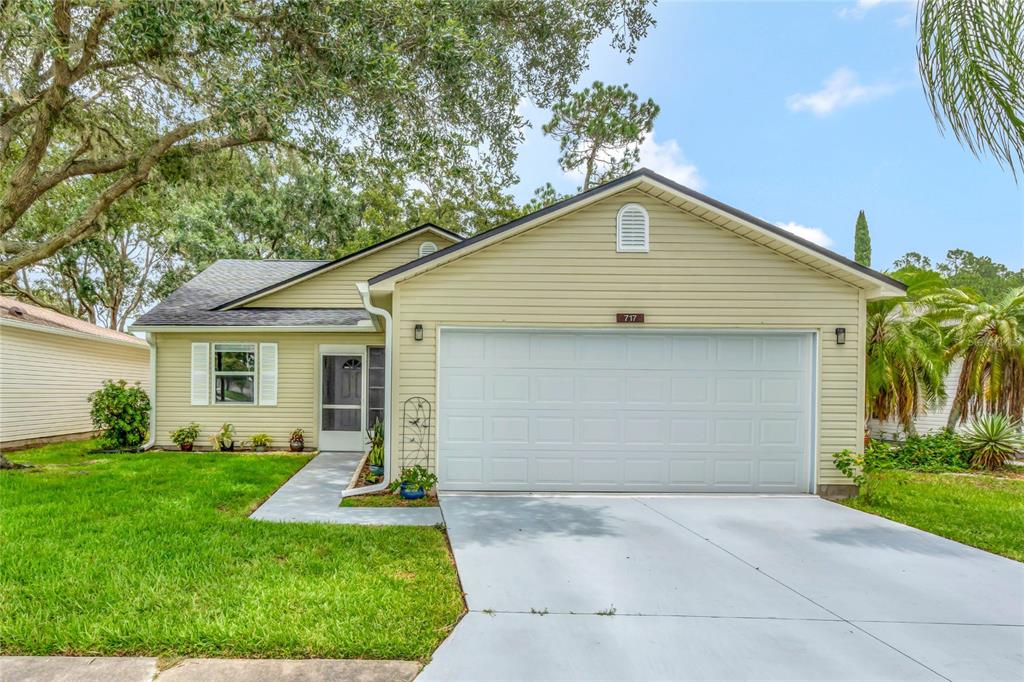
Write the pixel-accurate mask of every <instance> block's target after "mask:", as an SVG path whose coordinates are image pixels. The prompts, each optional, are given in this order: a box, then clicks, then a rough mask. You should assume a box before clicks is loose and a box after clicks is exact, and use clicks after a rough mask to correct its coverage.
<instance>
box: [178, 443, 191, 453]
mask: <svg viewBox="0 0 1024 682" xmlns="http://www.w3.org/2000/svg"><path fill="white" fill-rule="evenodd" d="M178 447H179V448H181V451H182V452H192V447H193V444H192V443H181V444H180V445H178Z"/></svg>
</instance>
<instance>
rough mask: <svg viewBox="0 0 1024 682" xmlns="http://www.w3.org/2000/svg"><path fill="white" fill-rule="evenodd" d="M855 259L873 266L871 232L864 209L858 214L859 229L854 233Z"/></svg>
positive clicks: (867, 265) (865, 264) (862, 263)
mask: <svg viewBox="0 0 1024 682" xmlns="http://www.w3.org/2000/svg"><path fill="white" fill-rule="evenodd" d="M853 260H855V261H857V262H858V263H860V264H861V265H863V266H865V267H871V233H870V232H868V219H867V218H866V217H865V216H864V211H863V210H861V212H860V213H858V214H857V229H856V230H855V231H854V233H853Z"/></svg>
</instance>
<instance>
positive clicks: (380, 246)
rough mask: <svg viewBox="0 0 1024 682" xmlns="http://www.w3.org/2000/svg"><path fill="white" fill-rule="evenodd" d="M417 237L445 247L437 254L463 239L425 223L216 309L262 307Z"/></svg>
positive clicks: (319, 264) (256, 290)
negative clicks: (283, 293) (278, 296)
mask: <svg viewBox="0 0 1024 682" xmlns="http://www.w3.org/2000/svg"><path fill="white" fill-rule="evenodd" d="M417 237H422V238H430V237H433V238H434V239H437V240H439V241H441V242H442V243H441V244H439V245H438V247H439V248H438V252H440V251H441V250H443V249H444V248H445V247H446V246H448V245H450V244H453V243H458V242H460V241H462V237H461V236H460V235H458V234H456V233H455V232H452V231H450V230H446V229H444V228H443V227H438V226H437V225H434V224H433V223H424V224H423V225H419V226H417V227H414V228H412V229H410V230H406V231H405V232H401V233H399V234H397V235H394V236H393V237H390V238H388V239H385V240H384V241H381V242H377V243H376V244H372V245H370V246H368V247H366V248H364V249H360V250H359V251H355V252H353V253H350V254H347V255H345V256H342V257H341V258H336V259H335V260H332V261H321V262H320V263H318V264H317V265H316V266H314V267H312V268H308V269H306V270H304V271H302V272H299V273H295V274H293V275H290V276H288V277H285V278H283V279H281V280H279V281H276V282H271V283H269V284H266V285H265V286H262V287H260V288H258V289H252V290H250V291H248V292H246V293H245V294H244V295H241V296H237V297H235V298H232V299H231V300H228V301H225V302H223V303H221V304H220V305H218V306H217V307H216V310H233V309H235V308H239V307H243V306H246V307H249V306H256V305H260V303H261V299H264V298H266V297H269V296H272V295H273V294H276V293H278V292H280V291H283V290H284V289H288V288H290V287H293V286H295V285H297V284H301V283H302V282H306V281H308V280H310V279H313V278H315V277H319V276H321V275H324V274H326V273H329V272H332V271H335V270H337V269H339V268H342V267H347V266H349V265H352V264H353V263H356V262H358V261H361V260H364V259H366V258H368V257H370V256H374V255H377V254H381V253H382V252H385V251H387V250H389V249H392V248H394V247H396V246H398V245H400V244H404V243H406V242H408V241H409V240H411V239H414V238H417ZM384 267H387V266H384ZM367 277H368V275H364V276H363V277H361V278H360V279H361V280H365V279H366V278H367Z"/></svg>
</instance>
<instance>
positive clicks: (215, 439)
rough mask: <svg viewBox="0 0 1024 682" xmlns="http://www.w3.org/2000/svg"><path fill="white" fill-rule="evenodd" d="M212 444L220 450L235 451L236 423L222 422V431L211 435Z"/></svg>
mask: <svg viewBox="0 0 1024 682" xmlns="http://www.w3.org/2000/svg"><path fill="white" fill-rule="evenodd" d="M210 445H212V446H213V449H214V450H217V451H219V452H234V450H235V425H234V424H221V427H220V431H218V432H217V433H215V434H213V435H212V436H210Z"/></svg>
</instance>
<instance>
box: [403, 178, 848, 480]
mask: <svg viewBox="0 0 1024 682" xmlns="http://www.w3.org/2000/svg"><path fill="white" fill-rule="evenodd" d="M624 202H631V203H638V204H641V205H643V206H644V207H645V208H646V209H647V211H648V213H649V215H650V235H649V241H650V253H649V254H648V255H645V256H643V257H642V258H630V257H624V256H623V254H619V253H617V251H616V245H615V243H614V241H613V240H614V231H615V221H616V215H617V213H618V210H619V209H620V208H621V207H622V205H623V203H624ZM863 307H864V299H863V296H862V292H861V290H860V289H858V288H857V287H855V286H853V285H852V284H848V283H846V282H844V281H841V280H839V279H836V278H835V277H832V276H830V275H827V274H824V273H822V272H820V271H817V270H815V269H812V268H811V267H809V266H807V265H804V264H802V263H798V262H795V261H794V260H792V259H791V258H789V257H787V256H784V255H781V254H779V253H776V252H774V251H772V250H771V249H769V248H767V247H766V246H763V245H761V244H757V243H754V242H752V241H750V239H747V238H744V237H740V236H738V235H736V234H735V233H733V232H732V231H731V230H729V229H727V228H724V227H719V226H717V225H714V224H712V223H710V222H708V221H707V220H704V219H703V218H700V217H697V216H695V215H694V214H692V213H689V212H687V211H686V210H683V209H680V208H677V207H675V206H673V205H671V204H669V203H667V202H666V201H662V200H659V199H656V198H653V197H652V196H650V195H648V194H645V193H643V192H640V191H637V190H628V191H624V192H622V193H620V194H617V195H613V196H611V197H609V198H608V199H606V200H603V201H600V202H597V203H595V204H593V205H591V206H587V207H585V208H582V209H580V210H578V211H574V212H572V213H569V214H567V215H565V216H563V217H560V218H557V219H555V220H554V221H552V222H550V223H548V224H546V225H542V226H540V227H537V228H535V229H531V230H529V231H527V232H524V233H521V234H519V235H516V236H514V237H511V238H509V239H506V240H504V241H502V242H500V243H498V244H495V245H494V246H491V247H488V248H485V249H483V250H480V251H477V252H476V253H473V254H472V255H469V256H465V257H462V258H459V259H457V260H454V261H452V262H450V263H447V264H445V265H443V266H441V267H438V268H436V269H433V270H429V271H427V272H425V273H423V274H420V275H418V276H416V277H413V278H411V279H409V280H407V281H404V282H400V283H399V284H398V285H397V286H396V289H395V294H394V310H393V316H394V318H395V344H396V347H395V363H396V365H395V373H396V381H397V384H396V391H395V395H394V402H393V405H392V408H393V409H396V410H397V409H398V407H399V406H400V405H401V403H402V401H404V400H406V399H408V398H410V397H413V396H423V397H426V398H427V399H429V400H430V401H431V402H432V403H433V404H434V405H437V385H436V381H437V369H436V368H437V338H438V333H439V327H440V326H444V325H447V326H475V327H508V326H515V327H557V328H581V329H583V328H621V327H622V325H618V326H617V325H616V324H615V315H616V313H620V312H642V313H644V314H645V316H646V323H645V324H644V325H643V328H644V329H656V330H671V329H690V330H695V329H716V330H728V329H746V330H750V329H762V330H763V329H775V330H780V329H790V330H796V331H812V330H814V331H817V332H818V339H819V341H818V344H819V345H818V348H817V349H816V353H815V354H816V356H817V357H818V362H819V371H818V372H817V374H816V375H817V384H818V387H817V391H816V395H817V401H816V404H815V405H814V407H815V414H816V419H817V422H818V444H817V453H816V454H817V469H818V483H819V484H820V483H847V482H848V479H846V478H845V477H844V476H843V475H842V474H840V473H839V472H837V471H836V470H835V468H834V466H833V463H832V455H833V454H834V453H836V452H839V451H840V450H842V449H844V448H850V449H851V450H858V449H861V448H863V428H864V426H863V425H864V418H863V385H862V372H861V371H860V365H861V357H862V355H863V345H862V340H863V322H864V320H863ZM417 323H418V324H422V325H423V327H424V339H423V341H419V342H417V341H415V340H414V339H413V327H414V325H415V324H417ZM836 327H845V328H846V343H845V344H844V345H842V346H840V345H837V344H836V343H835V333H834V330H835V328H836ZM395 414H398V413H397V412H395ZM393 452H394V453H395V457H396V461H395V462H394V464H395V465H396V467H397V466H400V465H401V456H402V449H401V444H400V443H398V444H396V446H395V448H394V450H393ZM435 452H436V450H435ZM395 470H397V468H396V469H395Z"/></svg>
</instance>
